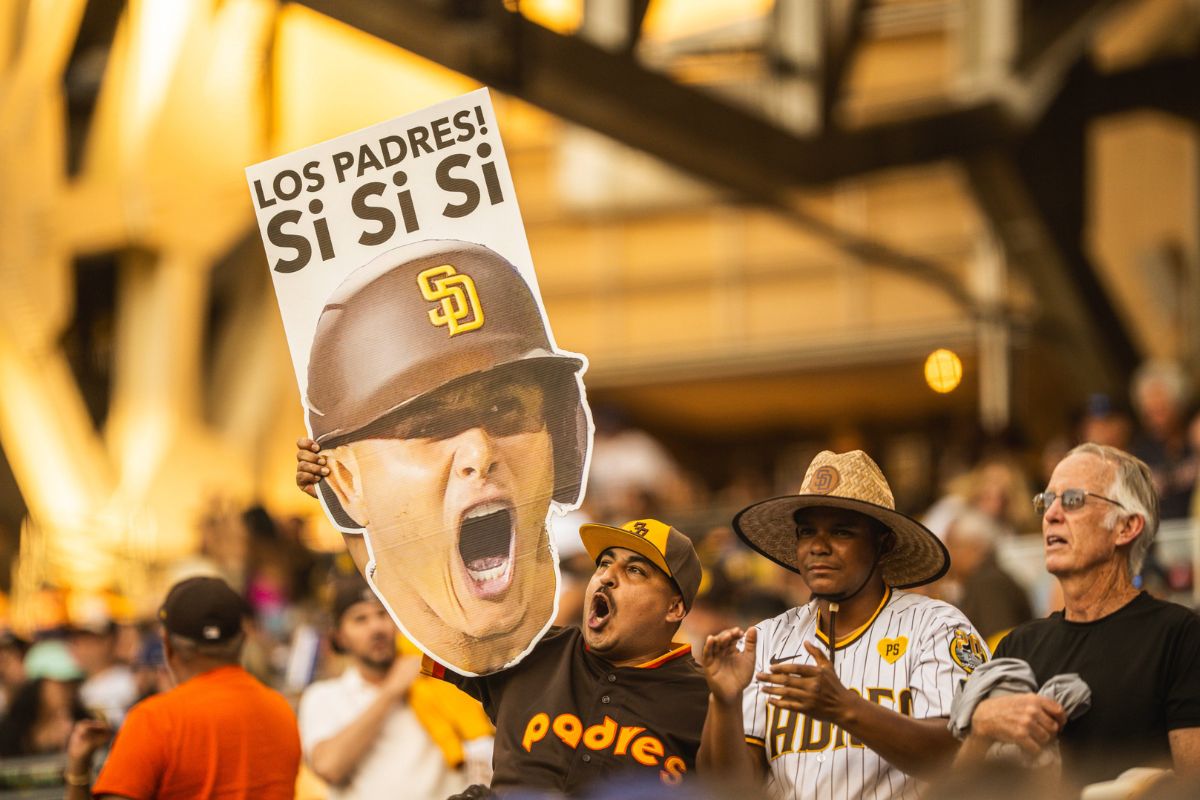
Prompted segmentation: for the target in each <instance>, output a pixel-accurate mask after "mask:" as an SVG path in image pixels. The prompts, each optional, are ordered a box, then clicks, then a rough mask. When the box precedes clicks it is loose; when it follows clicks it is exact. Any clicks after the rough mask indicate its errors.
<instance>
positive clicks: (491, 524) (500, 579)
mask: <svg viewBox="0 0 1200 800" xmlns="http://www.w3.org/2000/svg"><path fill="white" fill-rule="evenodd" d="M516 538H517V537H516V515H515V514H514V513H513V509H512V507H511V506H509V505H507V504H506V503H503V502H500V501H496V500H490V501H487V502H484V503H480V504H479V505H477V506H473V507H471V508H468V509H467V510H466V512H465V513H464V514H463V516H462V521H461V522H460V523H459V529H458V554H459V556H460V557H461V558H462V563H463V567H464V568H465V569H466V573H467V579H468V580H467V584H468V586H469V587H470V589H471V592H472V593H473V594H474V595H475V596H476V597H479V598H482V599H489V598H494V597H498V596H500V595H502V594H504V592H505V590H506V589H508V586H509V584H510V583H512V573H513V551H514V549H515V547H516Z"/></svg>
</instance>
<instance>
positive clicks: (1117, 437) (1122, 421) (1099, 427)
mask: <svg viewBox="0 0 1200 800" xmlns="http://www.w3.org/2000/svg"><path fill="white" fill-rule="evenodd" d="M1132 435H1133V419H1132V418H1131V417H1130V416H1129V411H1128V409H1126V408H1125V407H1124V406H1123V405H1121V404H1120V403H1118V402H1116V401H1115V400H1114V399H1113V398H1111V397H1109V396H1108V395H1106V394H1101V393H1097V394H1093V395H1091V396H1090V397H1088V401H1087V405H1086V406H1085V407H1084V409H1083V417H1082V419H1080V421H1079V442H1078V443H1083V442H1094V443H1096V444H1103V445H1107V446H1109V447H1116V448H1119V449H1121V450H1125V449H1127V448H1128V447H1129V441H1130V437H1131V436H1132ZM1055 463H1057V461H1056V462H1055ZM1050 471H1053V468H1052V469H1051V470H1050Z"/></svg>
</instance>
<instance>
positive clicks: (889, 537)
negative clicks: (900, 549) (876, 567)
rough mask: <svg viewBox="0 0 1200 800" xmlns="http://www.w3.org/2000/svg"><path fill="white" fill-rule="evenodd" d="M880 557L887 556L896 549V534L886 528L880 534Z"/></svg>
mask: <svg viewBox="0 0 1200 800" xmlns="http://www.w3.org/2000/svg"><path fill="white" fill-rule="evenodd" d="M878 541H879V555H880V556H886V555H887V554H888V553H890V552H892V551H893V550H895V549H896V534H895V533H894V532H893V531H892V529H891V528H884V529H883V530H882V531H881V532H880V534H879V540H878Z"/></svg>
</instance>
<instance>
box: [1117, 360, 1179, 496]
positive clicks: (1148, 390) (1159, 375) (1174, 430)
mask: <svg viewBox="0 0 1200 800" xmlns="http://www.w3.org/2000/svg"><path fill="white" fill-rule="evenodd" d="M1132 394H1133V404H1134V408H1135V409H1136V410H1137V415H1138V421H1139V422H1140V423H1141V429H1140V430H1139V431H1138V432H1137V434H1136V435H1135V436H1134V438H1133V442H1132V444H1131V445H1130V448H1129V449H1130V452H1131V453H1133V455H1135V456H1137V457H1138V458H1140V459H1141V460H1142V461H1144V462H1146V464H1147V465H1149V467H1150V470H1151V471H1152V472H1153V474H1154V488H1155V489H1156V490H1157V491H1158V496H1159V504H1160V505H1159V507H1160V510H1161V518H1162V519H1180V518H1183V517H1186V516H1187V515H1188V510H1189V509H1188V505H1189V502H1190V501H1191V496H1192V489H1193V488H1194V487H1195V485H1196V464H1195V461H1194V460H1193V459H1192V457H1191V456H1192V450H1191V447H1190V444H1189V442H1188V437H1187V433H1186V430H1185V423H1186V419H1185V417H1184V409H1185V408H1186V407H1187V402H1188V397H1189V394H1190V388H1189V386H1188V380H1187V375H1186V374H1185V373H1184V371H1183V368H1182V367H1180V366H1179V364H1177V363H1175V362H1174V361H1148V362H1146V363H1145V364H1143V365H1142V366H1141V367H1139V368H1138V371H1137V372H1136V373H1135V374H1134V376H1133V389H1132Z"/></svg>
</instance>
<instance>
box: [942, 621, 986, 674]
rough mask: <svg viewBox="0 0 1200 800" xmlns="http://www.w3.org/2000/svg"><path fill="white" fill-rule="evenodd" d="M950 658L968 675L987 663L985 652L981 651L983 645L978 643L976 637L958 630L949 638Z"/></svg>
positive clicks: (960, 629) (968, 632)
mask: <svg viewBox="0 0 1200 800" xmlns="http://www.w3.org/2000/svg"><path fill="white" fill-rule="evenodd" d="M950 657H951V658H953V659H954V663H955V664H958V665H959V666H960V667H962V668H963V669H964V670H966V671H967V674H968V675H969V674H970V673H972V672H974V671H975V668H976V667H978V666H979V665H981V664H983V662H985V661H987V651H986V650H984V649H983V643H982V642H980V641H979V637H978V636H976V635H975V634H974V633H971V632H970V631H965V630H963V629H962V628H958V629H956V630H955V631H954V635H953V636H952V637H951V638H950Z"/></svg>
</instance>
